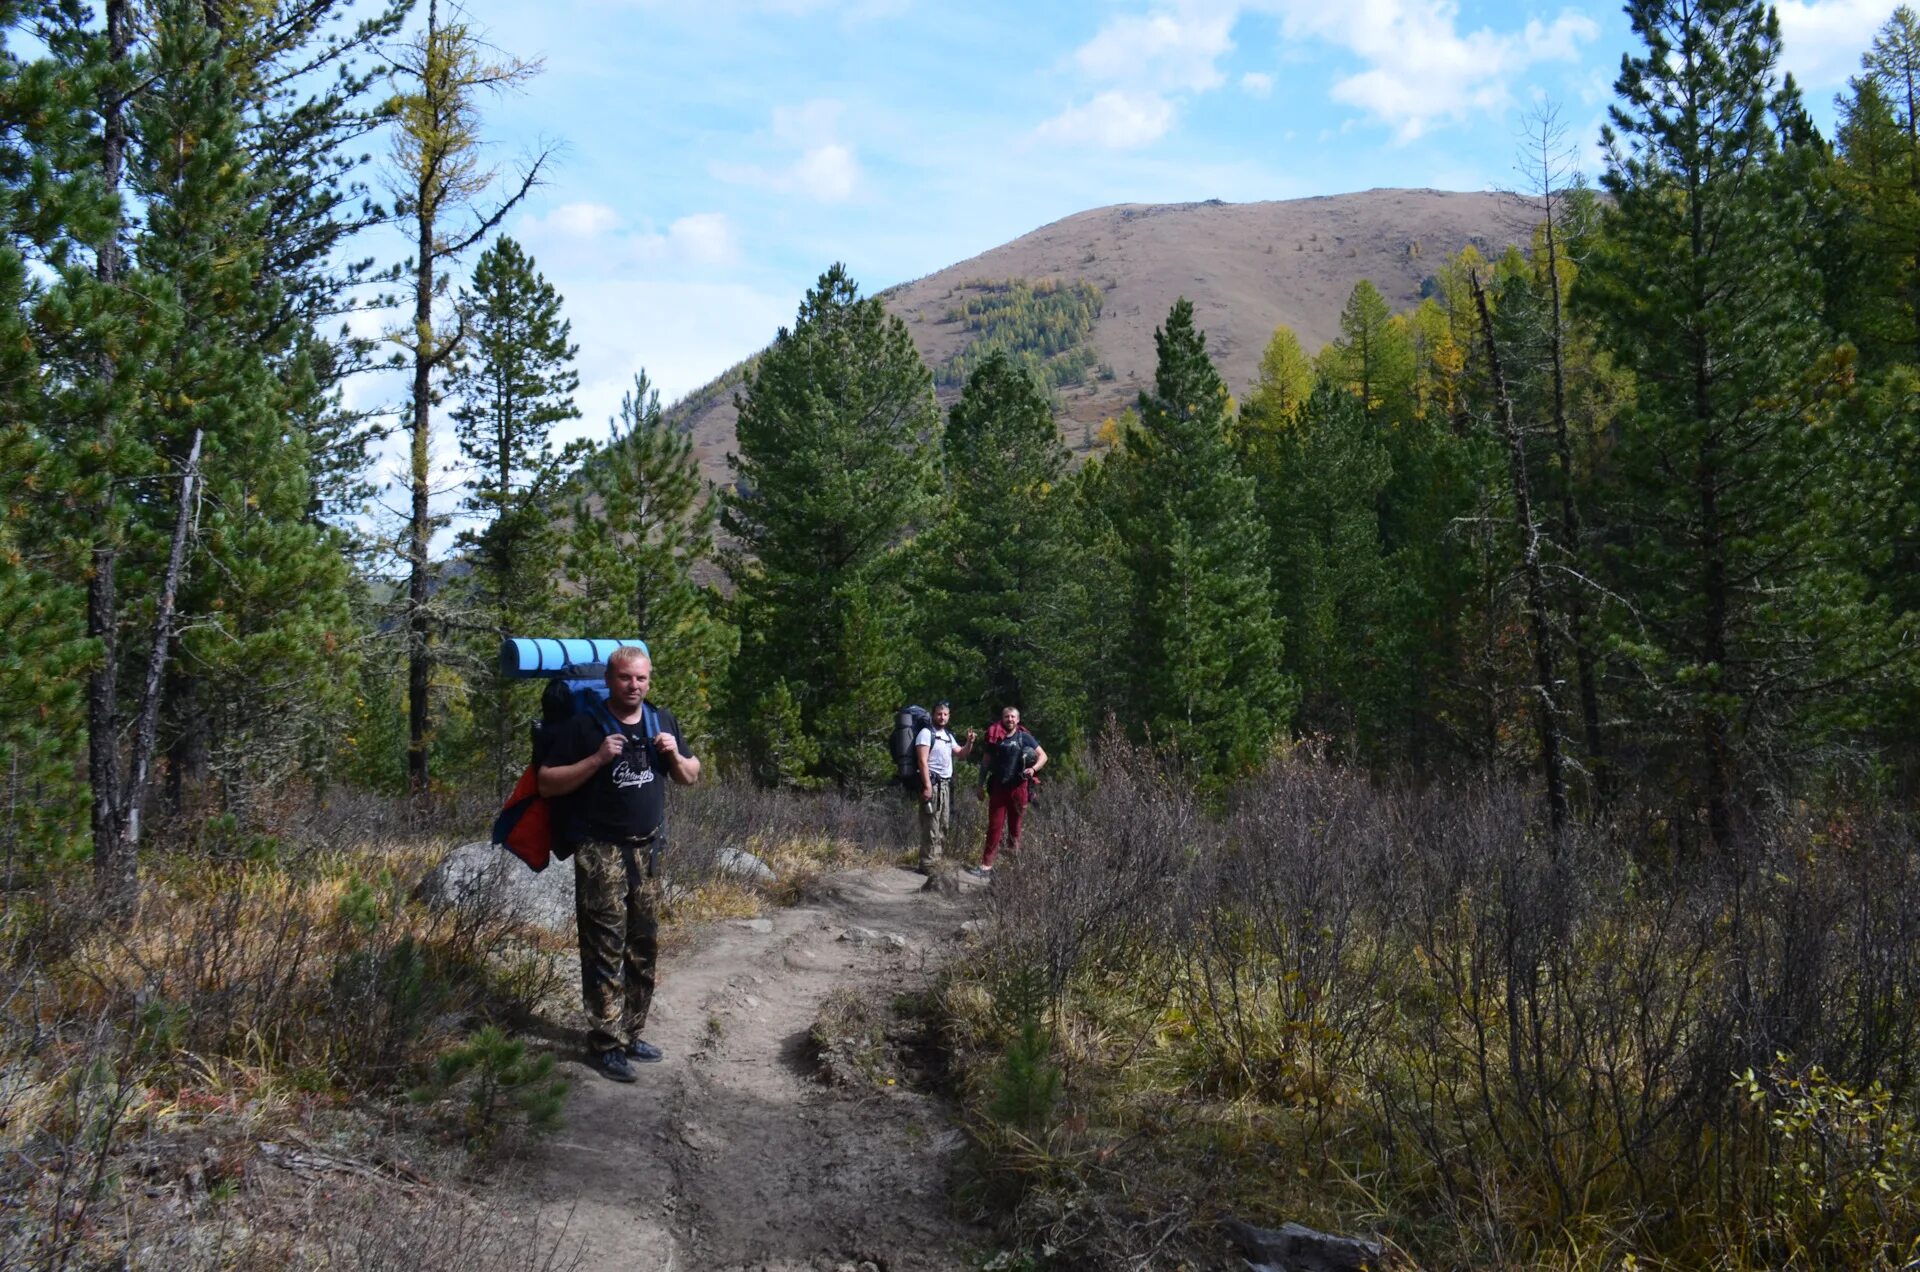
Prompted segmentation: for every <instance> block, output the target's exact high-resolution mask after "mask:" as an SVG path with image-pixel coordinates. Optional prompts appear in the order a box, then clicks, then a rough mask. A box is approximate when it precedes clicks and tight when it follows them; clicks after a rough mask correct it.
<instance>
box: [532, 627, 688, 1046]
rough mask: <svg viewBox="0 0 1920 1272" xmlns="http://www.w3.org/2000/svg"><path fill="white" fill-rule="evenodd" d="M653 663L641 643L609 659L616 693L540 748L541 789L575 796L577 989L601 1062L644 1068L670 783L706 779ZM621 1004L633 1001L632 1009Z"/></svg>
mask: <svg viewBox="0 0 1920 1272" xmlns="http://www.w3.org/2000/svg"><path fill="white" fill-rule="evenodd" d="M652 680H653V662H652V660H651V659H650V658H649V657H648V656H647V653H646V651H645V650H643V649H639V648H636V647H633V646H627V647H624V648H620V649H616V650H614V651H613V653H612V654H611V655H610V656H609V657H608V658H607V701H606V703H605V705H604V706H599V705H596V706H595V707H594V709H592V710H589V711H584V712H581V713H580V714H578V715H575V716H574V717H573V718H572V719H570V720H568V721H566V722H565V723H564V724H562V725H560V726H559V728H558V730H557V732H556V733H555V734H554V735H553V737H552V739H551V741H550V742H549V743H548V744H547V745H546V749H545V753H544V754H543V755H542V756H541V757H540V762H539V766H538V770H537V771H538V782H539V790H540V794H541V795H542V796H543V797H545V798H546V799H549V800H558V799H560V797H562V796H565V797H567V798H566V799H565V801H564V806H565V811H566V815H565V817H564V818H563V820H562V832H561V833H562V835H563V838H564V840H565V842H566V844H567V845H568V846H569V847H571V848H572V850H573V871H574V889H575V893H574V910H575V914H576V917H577V918H578V921H579V926H580V988H581V997H582V998H583V999H584V1001H585V1004H586V1011H587V1019H588V1023H589V1026H590V1036H589V1046H590V1047H591V1049H592V1052H593V1056H594V1062H595V1065H596V1067H597V1068H599V1070H600V1072H602V1073H603V1074H605V1075H606V1076H607V1077H609V1078H612V1079H613V1080H614V1081H616V1082H632V1081H634V1079H635V1076H636V1075H635V1073H634V1071H633V1062H634V1061H636V1060H637V1061H653V1060H658V1059H660V1049H659V1048H658V1047H655V1046H654V1045H652V1044H651V1043H649V1042H647V1041H646V1040H645V1039H644V1038H642V1037H641V1036H640V1035H641V1033H642V1032H643V1031H644V1030H645V1028H646V1024H647V1012H648V1010H649V1008H650V1007H651V1006H652V1005H653V986H654V972H655V966H656V964H657V962H658V958H659V935H660V896H661V893H660V852H661V849H662V847H664V833H663V832H664V830H665V826H666V816H667V795H666V786H665V783H664V782H662V781H661V780H660V779H662V778H668V779H671V780H672V781H674V782H677V783H678V784H680V785H681V786H691V785H693V784H694V783H695V782H697V781H698V780H700V761H699V760H698V759H696V758H694V757H693V756H691V755H689V754H687V750H686V740H685V739H684V738H683V737H682V736H681V734H680V722H679V721H678V720H677V719H675V718H674V715H673V712H671V711H668V710H666V709H665V708H656V707H654V706H653V704H652V703H649V702H648V701H647V700H646V699H647V692H648V690H649V689H650V688H651V686H652ZM623 1008H624V1010H623Z"/></svg>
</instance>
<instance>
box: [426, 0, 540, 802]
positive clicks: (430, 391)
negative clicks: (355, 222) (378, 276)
mask: <svg viewBox="0 0 1920 1272" xmlns="http://www.w3.org/2000/svg"><path fill="white" fill-rule="evenodd" d="M538 71H539V67H538V65H537V64H535V63H531V62H525V61H521V60H519V59H511V60H509V61H506V62H501V63H495V62H490V61H488V60H487V58H486V56H485V51H484V45H483V44H482V41H481V37H480V33H479V32H478V31H476V30H475V29H474V27H473V26H472V25H471V24H470V23H468V22H467V21H465V20H464V19H463V18H462V17H460V16H459V15H457V14H456V15H455V16H454V17H452V18H451V19H447V18H443V17H442V16H441V13H440V6H439V0H428V3H427V21H426V26H425V27H424V28H423V29H422V30H421V31H420V32H419V33H418V34H417V35H416V36H415V37H414V39H413V40H412V41H411V42H410V43H409V44H408V45H407V46H406V47H405V48H404V49H403V50H402V52H401V54H400V56H399V58H398V59H397V60H396V61H395V63H394V65H393V77H394V80H395V83H396V86H397V87H398V89H399V94H398V97H397V98H396V106H397V110H398V117H399V132H398V136H397V140H396V142H395V146H394V167H395V173H394V210H395V213H396V215H397V216H398V217H399V218H400V219H401V221H402V222H403V223H404V224H405V225H406V227H407V229H408V231H409V232H410V234H411V236H412V239H413V257H412V259H411V260H409V261H408V262H407V263H406V264H405V265H404V266H403V267H402V269H401V270H400V271H399V274H400V275H401V276H403V277H404V278H405V279H406V280H407V282H408V284H409V285H410V290H411V292H412V302H413V314H412V321H411V322H410V323H409V324H408V325H407V326H406V327H405V328H403V329H400V330H396V331H394V332H393V333H392V334H391V338H392V339H393V340H394V342H395V343H397V344H399V345H400V346H401V348H402V349H403V350H404V351H405V354H406V358H407V361H408V363H409V364H410V369H411V371H412V379H413V384H412V391H411V393H410V394H409V398H408V404H407V405H408V417H407V429H408V432H409V434H410V440H411V446H410V448H409V455H408V474H407V476H408V485H409V487H410V492H409V493H410V495H411V501H410V506H409V509H408V515H407V526H406V532H405V542H404V545H403V550H402V555H403V557H404V559H405V561H406V565H407V592H406V601H405V607H404V608H405V616H406V628H407V780H408V784H409V786H410V787H411V789H412V790H413V791H414V792H415V793H416V794H421V793H424V792H425V791H426V790H427V780H428V770H429V767H430V765H429V759H430V755H431V741H432V740H431V733H430V729H431V724H432V713H431V709H430V704H429V694H430V692H431V686H432V673H433V665H434V662H435V654H434V649H433V641H434V636H435V631H434V629H435V622H434V615H433V612H432V606H431V601H430V596H431V592H432V588H431V584H432V577H431V576H432V562H431V561H430V559H429V557H428V548H429V546H430V544H431V542H432V539H433V533H434V530H435V529H436V527H437V526H438V525H439V523H440V519H439V517H438V516H436V514H435V513H434V511H433V485H432V479H433V464H432V461H433V408H434V405H435V402H436V401H437V400H438V396H439V380H440V378H441V377H442V376H444V374H445V373H446V372H447V371H448V370H449V369H450V367H451V365H452V363H453V360H454V359H455V358H456V357H457V356H458V355H459V352H460V337H461V335H462V327H461V325H460V324H459V323H458V322H452V323H449V322H448V321H447V319H446V317H445V315H444V314H443V313H442V312H441V311H440V309H439V307H438V306H437V301H438V299H439V298H440V296H441V295H442V294H443V293H444V292H445V290H446V287H447V276H446V271H447V269H448V267H449V266H450V265H452V264H453V263H454V262H456V261H458V260H459V259H460V257H462V256H464V255H465V254H466V253H467V252H468V251H470V250H472V249H473V248H475V247H477V246H479V245H480V244H481V243H482V242H484V241H486V239H487V238H488V237H489V236H491V235H492V234H493V232H494V231H495V230H496V229H498V228H499V225H500V223H501V221H502V220H504V219H505V218H506V216H507V214H508V213H509V212H511V211H512V210H513V209H514V208H515V207H516V206H518V205H519V203H520V201H521V200H522V199H523V198H525V197H526V194H527V192H528V191H529V190H531V189H532V188H533V185H534V183H535V182H536V181H537V180H538V179H539V175H540V171H541V169H542V168H543V167H544V166H545V162H546V159H547V155H546V154H542V155H541V156H540V157H539V158H537V159H536V160H535V161H534V162H533V163H532V164H531V165H530V166H529V167H528V169H527V171H526V172H525V173H523V174H522V175H521V177H520V179H519V180H518V182H516V183H514V185H513V187H512V192H511V193H509V194H507V195H506V196H504V197H502V198H500V199H498V200H496V201H495V202H494V203H493V204H492V206H491V207H485V208H483V207H482V206H481V204H482V201H483V200H484V199H485V198H486V196H487V193H488V191H489V190H491V189H492V188H493V186H494V183H495V180H496V178H497V175H498V174H497V173H496V171H495V170H494V169H491V168H488V167H485V166H484V165H483V164H482V163H481V160H480V147H481V138H480V120H479V99H480V96H481V95H482V94H483V93H489V92H505V91H509V90H511V89H513V88H516V87H518V86H519V85H521V84H523V83H525V82H526V81H527V80H528V79H530V78H531V77H532V76H533V75H535V74H537V73H538Z"/></svg>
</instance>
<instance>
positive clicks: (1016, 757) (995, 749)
mask: <svg viewBox="0 0 1920 1272" xmlns="http://www.w3.org/2000/svg"><path fill="white" fill-rule="evenodd" d="M1035 758H1036V757H1035V756H1034V753H1033V748H1032V747H1029V746H1027V745H1026V744H1024V743H1023V742H1021V741H1020V731H1019V730H1018V729H1016V730H1014V732H1013V734H1012V735H1011V736H1009V737H1004V738H1001V739H1000V740H998V741H996V742H993V743H990V744H989V745H988V746H987V748H986V754H985V755H984V756H983V757H982V760H981V763H982V765H983V767H984V768H985V769H986V777H987V780H988V782H989V784H991V785H993V786H996V787H1000V788H1003V789H1004V788H1005V787H1009V786H1018V785H1020V783H1021V782H1022V781H1023V780H1025V778H1024V774H1025V773H1026V771H1027V766H1028V765H1030V764H1032V763H1033V761H1034V759H1035Z"/></svg>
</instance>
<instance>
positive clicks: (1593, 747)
mask: <svg viewBox="0 0 1920 1272" xmlns="http://www.w3.org/2000/svg"><path fill="white" fill-rule="evenodd" d="M1545 200H1546V214H1547V215H1546V233H1547V271H1548V273H1547V294H1548V296H1549V297H1550V298H1551V301H1552V323H1553V326H1552V330H1551V331H1550V332H1549V338H1548V348H1549V353H1550V355H1551V363H1552V371H1553V440H1554V448H1555V450H1556V452H1557V454H1558V458H1559V461H1560V550H1561V551H1562V552H1563V553H1565V554H1566V557H1567V560H1568V561H1570V562H1573V563H1574V565H1575V570H1574V572H1575V574H1576V575H1581V574H1582V573H1583V572H1582V571H1580V570H1579V569H1578V563H1579V561H1580V541H1581V538H1582V534H1583V530H1582V523H1581V520H1580V503H1579V500H1578V499H1576V498H1575V496H1574V491H1573V483H1574V466H1573V439H1572V434H1571V430H1570V429H1569V428H1568V426H1567V353H1566V316H1565V314H1564V313H1563V312H1562V310H1561V304H1560V258H1559V250H1560V248H1559V241H1558V227H1557V226H1556V225H1555V224H1554V219H1553V193H1552V190H1551V189H1549V190H1548V191H1547V193H1546V195H1545ZM1584 588H1585V582H1584V577H1582V578H1577V579H1576V580H1575V582H1574V584H1573V586H1572V587H1571V588H1569V589H1568V593H1567V629H1568V632H1567V634H1568V636H1569V637H1570V638H1571V640H1572V643H1573V661H1574V668H1575V673H1576V675H1577V677H1578V679H1579V685H1580V723H1581V731H1582V734H1583V737H1584V741H1585V744H1586V752H1587V763H1588V764H1589V765H1590V766H1591V767H1592V768H1593V769H1594V771H1595V781H1596V786H1597V787H1598V790H1599V795H1600V798H1601V800H1602V801H1605V800H1606V799H1607V798H1608V795H1609V791H1610V788H1611V786H1612V779H1611V777H1610V776H1609V775H1608V774H1607V773H1606V772H1605V767H1606V737H1605V735H1604V733H1602V731H1601V728H1600V686H1599V679H1600V677H1599V669H1598V660H1597V659H1596V658H1595V657H1594V653H1593V644H1592V641H1591V640H1590V639H1589V638H1588V635H1587V598H1586V593H1585V591H1584Z"/></svg>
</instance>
